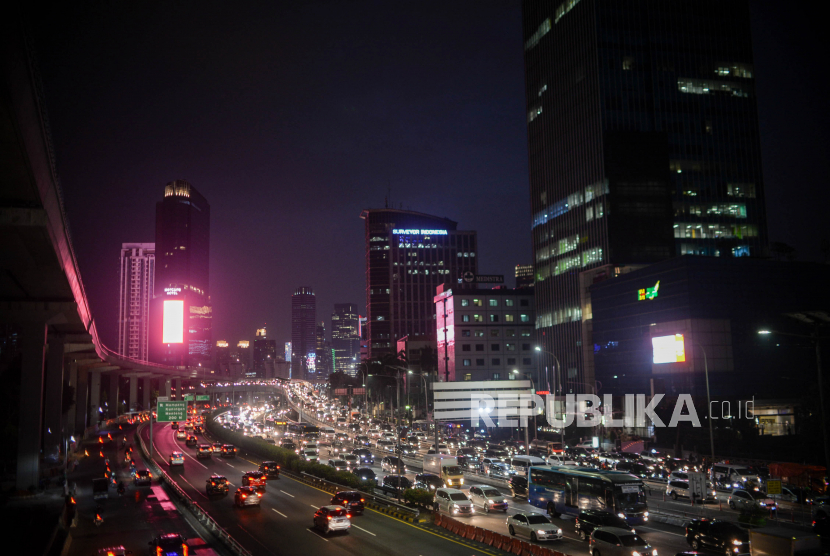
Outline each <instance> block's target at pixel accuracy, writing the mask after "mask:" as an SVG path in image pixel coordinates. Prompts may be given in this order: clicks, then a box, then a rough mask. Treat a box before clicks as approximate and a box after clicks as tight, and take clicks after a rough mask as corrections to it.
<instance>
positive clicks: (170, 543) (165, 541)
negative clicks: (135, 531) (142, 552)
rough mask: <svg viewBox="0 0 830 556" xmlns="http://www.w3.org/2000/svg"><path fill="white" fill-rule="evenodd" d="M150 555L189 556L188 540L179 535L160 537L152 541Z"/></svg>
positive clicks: (170, 534)
mask: <svg viewBox="0 0 830 556" xmlns="http://www.w3.org/2000/svg"><path fill="white" fill-rule="evenodd" d="M147 544H149V545H150V554H164V556H187V554H188V552H189V550H188V546H187V539H185V538H184V536H183V535H180V534H178V533H168V534H166V535H160V536H158V537H156V538H155V539H153V540H151V541H150V542H148V543H147Z"/></svg>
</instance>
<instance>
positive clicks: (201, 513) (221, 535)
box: [135, 423, 252, 556]
mask: <svg viewBox="0 0 830 556" xmlns="http://www.w3.org/2000/svg"><path fill="white" fill-rule="evenodd" d="M147 425H148V423H143V424H141V425H139V427H138V428H137V429H136V431H135V436H136V445H138V447H139V449H140V450H141V453H142V454H143V455H144V458H145V460H147V461H149V462H150V464H149V465H150V467H151V469H152V470H153V472H154V473H156V475H157V476H158V477H160V478H161V479H162V481H164V482H165V483H166V484H167V485H168V486H169V487H170V488H172V489H173V491H174V492H175V493H176V495H177V496H178V497H179V500H180V501H181V502H182V503H183V504H184V505H185V507H186V508H187V509H188V510H189V511H190V513H192V514H193V516H194V517H195V518H196V519H198V520H199V523H201V524H202V525H204V526H205V527H206V528H207V529H208V530H209V531H210V532H211V533H213V534H214V535H215V536H216V537H217V538H218V539H219V540H220V541H221V542H222V543H223V544H224V545H225V546H227V547H228V549H230V550H231V552H233V553H234V554H236V555H237V556H252V554H251V552H249V551H248V550H246V549H245V547H243V546H242V545H241V544H239V542H238V541H237V540H236V539H234V538H233V537H232V536H231V534H230V533H228V532H227V531H226V530H225V529H224V528H223V527H222V526H221V525H219V524H218V523H217V522H216V520H214V519H213V518H212V517H210V514H208V513H207V512H206V511H205V510H204V508H202V507H201V506H200V505H199V504H197V503H196V502H194V501H193V499H192V498H191V497H190V496H188V495H187V493H186V492H185V491H184V490H182V488H181V487H180V486H179V485H178V484H177V483H176V481H174V480H173V479H171V478H170V476H169V475H168V474H167V473H165V472H164V470H163V469H162V468H161V467H159V466H158V465H157V464H156V462H155V461H154V460H152V459H150V456H149V453H148V451H147V446H145V445H144V439H143V438H141V431H142V429H143V428H144V427H145V426H147Z"/></svg>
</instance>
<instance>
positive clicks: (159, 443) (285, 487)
mask: <svg viewBox="0 0 830 556" xmlns="http://www.w3.org/2000/svg"><path fill="white" fill-rule="evenodd" d="M143 434H144V437H145V442H147V441H149V429H147V428H145V430H144V433H143ZM154 437H155V438H154V441H155V445H156V461H157V463H159V465H161V466H162V468H163V469H164V470H165V471H168V472H169V473H170V475H171V477H173V478H174V479H175V480H177V482H178V483H179V485H180V486H181V487H182V488H183V489H184V490H185V491H186V492H187V493H188V494H189V495H190V496H191V497H193V498H194V499H195V500H197V502H198V503H199V504H200V505H202V506H203V507H204V508H205V509H206V510H207V511H209V512H210V513H211V515H212V516H213V517H214V519H216V520H217V521H218V522H219V524H220V525H221V526H222V527H225V528H226V529H227V530H228V531H229V532H230V533H231V534H232V535H233V536H234V537H235V538H236V539H237V540H238V541H239V542H241V543H242V544H243V545H244V546H245V547H246V548H248V549H249V550H250V551H251V552H252V553H254V554H263V555H265V554H282V553H284V548H285V547H286V546H291V547H292V550H291V551H292V552H294V551H299V550H301V549H306V548H307V549H310V550H325V551H326V553H327V554H329V553H330V554H335V553H337V554H339V553H341V551H342V553H349V554H361V555H371V554H384V555H386V554H388V553H389V550H390V547H395V549H394V550H395V553H396V554H413V555H433V554H465V555H469V554H490V555H492V554H496V553H500V551H496V550H494V549H492V548H488V549H480V550H478V551H476V550H471V548H470V547H469V545H468V542H469V541H465V540H464V539H458V540H457V541H454V540H448V539H446V538H443V537H442V536H438V535H436V534H433V533H432V532H430V531H427V530H425V529H424V528H421V527H418V526H415V525H412V524H409V523H406V522H403V521H400V520H398V519H395V518H393V517H391V516H387V515H385V514H381V513H377V512H374V511H373V510H370V509H367V510H366V512H365V514H364V515H363V516H356V517H354V518H353V520H352V523H353V526H352V529H351V530H350V532H349V533H345V534H334V535H332V536H330V537H324V536H322V535H321V534H320V533H319V532H317V531H316V530H314V529H313V528H312V527H311V522H312V515H313V514H314V511H315V509H316V508H318V507H319V506H322V505H325V504H328V503H329V501H330V498H331V496H330V495H329V494H328V493H325V492H323V491H320V490H317V489H315V488H314V487H311V486H309V485H306V484H304V483H301V482H298V481H294V480H293V479H290V478H288V477H286V476H282V478H281V479H279V480H271V481H268V487H267V491H266V494H265V495H264V496H263V499H262V507H261V508H260V509H257V508H245V509H239V508H235V507H234V506H233V498H232V494H233V491H234V490H235V488H236V487H237V486H239V485H240V481H241V477H242V474H243V473H245V472H247V471H253V470H255V469H257V468H258V465H259V463H260V460H259V459H257V458H254V457H251V456H249V455H241V456H238V457H236V458H230V459H224V458H221V457H219V456H218V455H217V456H214V457H212V458H211V459H210V460H197V459H196V458H195V450H194V449H193V448H192V447H186V446H185V445H184V441H178V440H176V439H175V436H174V433H173V430H172V429H171V428H170V426H169V425H168V424H156V425H155V429H154ZM206 438H207V440H208V441H212V439H210V438H209V437H206ZM173 450H180V451H182V452H183V453H184V454H185V465H184V469H182V468H181V467H173V468H172V470H170V468H169V466H168V465H167V458H168V457H169V455H170V453H171V452H172V451H173ZM323 461H325V459H324V460H323ZM376 462H377V463H376V465H374V466H372V468H373V470H374V471H375V473H376V474H378V475H379V476H383V475H382V472H381V469H380V459H379V458H378V459H377V460H376ZM212 473H218V474H221V475H225V476H226V477H227V478H228V480H230V482H231V483H232V484H233V487H232V488H231V493H230V494H229V495H228V496H225V497H222V498H218V499H217V498H215V497H210V498H208V496H207V495H206V494H205V492H204V484H205V481H206V480H207V479H208V477H210V475H211V474H212ZM409 476H410V478H411V477H412V476H413V474H412V473H410V474H409ZM473 484H475V483H473ZM509 502H510V505H511V508H510V512H511V513H513V512H516V511H537V512H538V511H539V509H537V508H534V507H532V506H530V505H529V504H527V502H524V501H517V500H514V499H513V498H509ZM462 519H464V521H465V522H467V523H470V524H472V525H476V526H479V527H483V528H486V529H490V530H493V531H497V532H499V533H502V534H507V528H506V525H505V519H506V515H505V514H503V513H500V512H499V513H490V514H484V513H480V514H477V515H475V516H473V517H469V518H462ZM554 521H555V522H556V523H557V524H558V525H559V526H560V527H561V528H562V530H563V533H564V535H565V539H563V540H562V541H554V542H549V543H542V544H547V545H548V546H550V547H551V548H555V549H556V550H559V551H562V552H564V553H566V554H571V555H573V556H582V555H585V554H587V553H588V550H587V547H588V544H587V543H586V542H583V541H581V540H579V539H578V538H577V536H576V535H575V533H574V522H573V519H567V518H563V519H558V520H554ZM637 530H638V532H640V533H641V534H642V535H643V537H645V538H646V539H647V540H648V541H649V542H650V543H652V545H653V546H654V547H655V548H657V550H658V552H659V553H661V554H674V553H676V552H679V551H682V550H686V549H688V546H687V544H686V541H685V538H684V536H683V530H682V529H680V528H677V527H671V526H668V525H664V524H658V523H654V524H650V525H648V526H644V527H637ZM441 534H444V535H447V534H448V533H446V532H442V533H441Z"/></svg>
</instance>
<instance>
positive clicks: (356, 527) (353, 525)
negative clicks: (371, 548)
mask: <svg viewBox="0 0 830 556" xmlns="http://www.w3.org/2000/svg"><path fill="white" fill-rule="evenodd" d="M352 527H354V528H355V529H360V530H361V531H364V532H366V533H369V534H370V535H372V536H373V537H377V535H375V534H374V533H372V532H371V531H367V530H366V529H364V528H363V527H358V526H357V525H355V524H354V523H352Z"/></svg>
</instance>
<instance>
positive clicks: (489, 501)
mask: <svg viewBox="0 0 830 556" xmlns="http://www.w3.org/2000/svg"><path fill="white" fill-rule="evenodd" d="M487 503H488V504H495V503H496V502H495V501H494V500H488V501H487Z"/></svg>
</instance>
